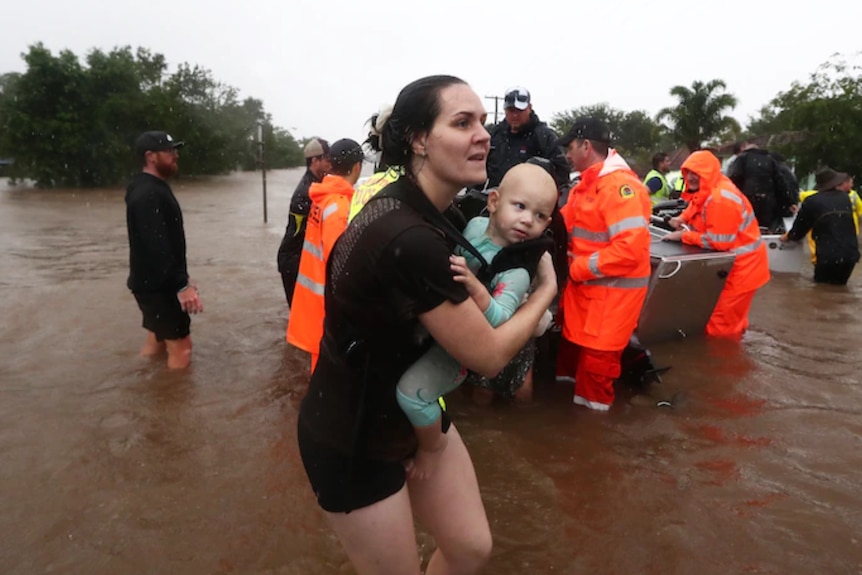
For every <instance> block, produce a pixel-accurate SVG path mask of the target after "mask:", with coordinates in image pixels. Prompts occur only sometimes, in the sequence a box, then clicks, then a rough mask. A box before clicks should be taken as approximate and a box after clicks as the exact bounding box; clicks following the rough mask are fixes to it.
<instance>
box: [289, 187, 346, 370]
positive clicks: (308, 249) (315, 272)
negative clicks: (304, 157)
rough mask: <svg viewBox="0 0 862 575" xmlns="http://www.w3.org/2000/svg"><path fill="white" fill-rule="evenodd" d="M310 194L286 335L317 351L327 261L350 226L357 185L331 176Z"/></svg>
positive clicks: (294, 341) (306, 349)
mask: <svg viewBox="0 0 862 575" xmlns="http://www.w3.org/2000/svg"><path fill="white" fill-rule="evenodd" d="M308 197H309V198H311V201H312V202H313V203H312V206H311V210H310V211H309V212H308V224H307V226H306V229H305V241H304V242H303V245H302V256H301V257H300V259H299V275H298V276H297V278H296V291H295V292H294V294H293V305H291V306H290V318H289V319H288V323H287V335H286V337H287V341H288V343H291V344H293V345H295V346H296V347H298V348H299V349H304V350H305V351H307V352H309V353H311V354H317V353H318V349H319V347H320V338H321V337H322V336H323V316H324V310H323V290H324V287H325V285H326V261H327V260H328V259H329V253H330V252H331V251H332V246H334V245H335V240H337V239H338V237H339V236H340V235H341V234H342V233H343V232H344V230H345V229H346V228H347V214H348V212H349V210H350V200H351V198H352V197H353V186H351V185H350V182H348V181H347V180H345V179H344V178H342V177H341V176H334V175H328V176H325V177H324V178H323V181H321V182H320V183H316V184H311V187H310V188H309V189H308Z"/></svg>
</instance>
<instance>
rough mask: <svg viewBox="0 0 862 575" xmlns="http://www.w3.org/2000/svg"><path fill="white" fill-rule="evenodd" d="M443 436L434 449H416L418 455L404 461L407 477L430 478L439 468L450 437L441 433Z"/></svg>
mask: <svg viewBox="0 0 862 575" xmlns="http://www.w3.org/2000/svg"><path fill="white" fill-rule="evenodd" d="M440 437H441V438H442V439H441V441H440V442H439V444H438V445H436V446H435V447H434V448H433V449H428V448H424V449H423V448H422V447H421V446H420V447H419V449H417V450H416V455H414V456H413V459H408V460H407V461H406V462H405V463H404V469H405V470H406V471H407V477H409V478H410V479H419V480H422V479H428V478H429V477H431V475H432V474H433V473H434V471H435V470H436V469H437V466H438V465H439V462H440V456H441V455H443V451H445V450H446V445H447V444H448V438H447V437H446V435H445V434H441V435H440Z"/></svg>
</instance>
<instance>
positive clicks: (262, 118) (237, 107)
mask: <svg viewBox="0 0 862 575" xmlns="http://www.w3.org/2000/svg"><path fill="white" fill-rule="evenodd" d="M22 57H23V59H24V61H25V63H26V65H27V70H26V72H24V73H8V74H3V75H0V158H14V160H15V163H14V164H13V165H11V166H8V167H7V168H6V174H5V175H8V176H11V177H12V178H28V179H31V180H33V181H35V182H36V184H37V185H39V186H43V187H53V186H66V187H90V186H105V185H114V184H117V183H119V182H122V181H124V180H125V179H126V178H127V177H128V176H129V175H130V174H132V173H134V172H135V171H137V170H138V169H139V168H140V166H139V165H138V162H137V161H136V159H135V158H133V157H131V154H130V150H131V149H132V145H133V142H134V139H135V137H136V136H137V135H138V134H139V133H141V132H142V131H144V130H147V129H152V128H154V127H160V128H163V129H165V130H167V131H168V132H170V133H173V134H176V135H178V136H181V137H182V138H183V139H188V140H189V141H193V142H194V144H195V145H194V146H189V147H188V148H186V149H185V150H183V173H184V174H191V175H201V174H220V173H226V172H229V171H232V170H235V169H245V170H250V169H255V168H257V167H258V145H257V142H256V133H257V126H258V124H263V125H264V126H266V129H265V130H264V143H265V146H266V156H267V167H269V168H285V167H293V166H300V165H302V164H303V158H302V145H303V144H304V142H298V141H296V140H295V139H294V138H293V136H292V135H291V134H290V133H289V132H288V131H287V130H284V129H283V128H279V127H277V126H272V121H271V117H270V115H269V114H268V113H267V112H266V111H265V110H264V106H263V102H262V101H261V100H257V99H255V98H246V99H244V100H242V101H240V99H239V96H238V91H237V89H236V88H233V87H231V86H227V85H225V84H222V83H220V82H218V81H216V80H215V79H214V78H213V76H212V73H211V72H210V71H209V70H207V69H205V68H202V67H200V66H197V65H195V66H192V65H189V64H186V63H184V64H181V65H180V66H179V67H178V68H177V70H176V71H175V72H174V73H173V74H168V71H167V63H166V61H165V58H164V56H162V55H161V54H153V53H151V52H150V51H149V50H146V49H144V48H138V49H137V50H135V51H134V52H133V51H132V49H131V48H130V47H122V48H115V49H113V50H112V51H110V52H107V53H105V52H103V51H101V50H99V49H94V50H92V51H90V52H89V53H88V54H87V56H86V58H85V61H84V63H83V64H82V63H81V61H80V60H79V58H78V57H77V56H76V55H75V54H73V53H72V52H70V51H68V50H64V51H61V52H60V53H59V54H57V55H56V56H55V55H54V54H52V53H51V51H50V50H48V49H46V48H45V47H44V46H43V45H42V44H41V43H39V44H36V45H33V46H31V47H30V49H29V51H28V52H27V53H25V54H23V55H22ZM670 95H671V96H672V97H673V98H675V100H676V103H675V104H674V105H672V106H669V107H666V108H664V109H662V110H660V111H659V113H658V114H656V115H655V116H654V117H653V116H650V115H649V114H648V113H647V112H645V111H643V110H635V111H623V110H617V109H614V108H611V107H610V106H608V105H607V104H603V103H599V104H593V105H587V106H581V107H579V108H573V109H571V110H568V111H565V112H561V113H557V114H554V115H553V116H552V117H551V121H550V122H549V123H550V125H551V127H552V128H554V130H556V131H557V133H560V134H563V133H565V132H567V131H568V129H569V128H570V127H571V125H572V123H573V122H574V120H575V118H577V117H579V116H593V117H597V118H600V119H602V120H603V121H605V122H606V123H607V124H608V125H609V127H610V129H611V132H612V133H613V135H614V145H615V147H617V148H618V149H619V150H620V152H621V153H622V154H623V155H624V157H626V158H627V159H628V160H630V162H631V163H632V164H633V166H634V167H636V169H639V171H641V172H645V171H646V170H648V169H649V167H650V159H651V157H652V155H653V154H654V153H655V152H657V151H660V150H661V151H666V152H671V151H673V150H675V149H678V148H687V149H688V151H694V150H698V149H702V148H718V147H720V146H722V145H725V144H728V143H731V142H734V141H741V140H746V139H749V138H752V137H760V139H761V140H762V141H765V142H766V146H767V147H768V148H770V149H773V150H776V151H779V152H781V153H782V154H783V155H784V156H785V157H786V158H788V159H790V160H791V162H792V163H793V164H794V165H795V167H796V172H797V174H798V175H803V174H807V173H810V172H813V171H815V170H816V169H818V168H819V167H822V166H826V165H828V166H830V167H833V168H835V169H839V170H841V171H846V172H849V173H851V174H857V175H862V138H859V137H858V134H860V133H862V72H860V67H859V66H853V65H850V64H848V63H847V62H846V60H845V59H844V58H843V57H842V56H840V55H836V56H833V58H832V59H831V60H830V61H828V62H826V63H824V64H823V65H821V66H820V67H819V68H818V69H817V70H816V71H815V72H814V73H812V74H811V75H810V77H809V79H808V81H806V82H795V83H793V84H792V85H791V86H790V88H789V89H788V90H786V91H784V92H780V93H779V94H777V95H776V96H775V97H774V98H773V99H772V100H771V101H770V102H769V103H768V104H766V105H765V106H763V108H762V109H761V110H760V111H759V113H758V115H757V117H755V118H749V123H748V125H747V126H746V127H744V128H743V127H742V126H741V125H740V124H739V123H738V122H737V121H736V120H735V119H734V118H733V117H732V116H731V115H730V113H731V112H732V111H733V109H734V108H735V107H736V105H737V99H736V97H735V96H734V95H733V94H731V93H729V92H728V91H727V86H726V84H725V82H724V81H722V80H719V79H714V80H710V81H706V82H703V81H696V82H694V83H693V84H692V85H691V86H673V87H672V88H671V89H670Z"/></svg>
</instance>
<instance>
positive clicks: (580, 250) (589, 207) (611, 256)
mask: <svg viewBox="0 0 862 575" xmlns="http://www.w3.org/2000/svg"><path fill="white" fill-rule="evenodd" d="M561 211H562V214H563V218H564V219H565V222H566V229H567V230H569V281H568V283H567V284H566V287H565V288H564V289H563V295H562V298H561V306H562V308H563V337H564V338H566V339H567V340H568V341H571V342H573V343H576V344H578V345H580V346H583V347H586V348H589V349H594V350H600V351H618V350H622V349H623V348H625V347H626V345H628V343H629V339H630V338H631V335H632V332H633V331H634V329H635V327H636V326H637V321H638V316H639V315H640V312H641V307H643V303H644V299H645V298H646V293H647V286H648V284H649V278H650V255H649V246H650V233H649V227H648V223H649V218H650V214H651V211H652V208H651V203H650V199H649V192H648V191H647V189H646V188H645V187H644V185H643V184H642V183H641V181H640V179H639V178H638V177H637V175H636V174H635V173H634V172H633V171H632V170H631V168H629V166H628V164H626V162H625V160H623V159H622V158H621V157H620V156H619V155H618V154H617V153H616V151H614V150H611V151H610V154H609V155H608V157H607V158H606V159H605V161H604V162H601V163H598V164H595V165H593V166H591V167H589V168H587V169H586V170H584V171H583V173H582V174H581V181H580V183H578V185H577V186H575V187H574V188H572V191H571V193H570V194H569V200H568V202H567V203H566V205H565V207H563V209H562V210H561Z"/></svg>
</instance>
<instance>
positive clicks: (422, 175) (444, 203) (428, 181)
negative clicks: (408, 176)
mask: <svg viewBox="0 0 862 575" xmlns="http://www.w3.org/2000/svg"><path fill="white" fill-rule="evenodd" d="M413 173H414V174H416V176H415V180H416V183H417V184H418V185H419V189H421V190H422V192H423V193H424V194H425V196H427V197H428V199H429V200H430V201H431V203H432V204H434V207H435V208H437V209H438V210H439V211H441V212H442V211H443V210H445V209H446V208H448V207H449V204H451V203H452V200H454V199H455V196H456V195H457V194H458V190H460V189H461V188H459V187H458V186H456V185H454V184H450V183H448V182H444V181H442V180H440V179H439V178H436V177H434V176H433V175H431V173H430V172H429V171H426V170H423V169H422V165H421V163H420V164H418V165H417V164H415V163H414V171H413Z"/></svg>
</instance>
